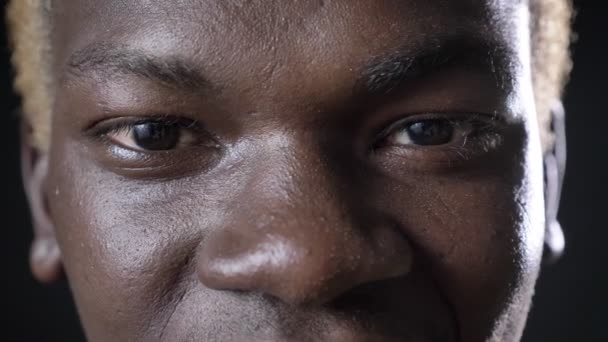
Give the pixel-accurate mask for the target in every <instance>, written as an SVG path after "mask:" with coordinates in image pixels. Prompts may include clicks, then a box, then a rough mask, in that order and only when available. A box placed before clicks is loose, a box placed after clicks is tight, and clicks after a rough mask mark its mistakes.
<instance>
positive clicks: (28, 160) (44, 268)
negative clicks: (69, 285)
mask: <svg viewBox="0 0 608 342" xmlns="http://www.w3.org/2000/svg"><path fill="white" fill-rule="evenodd" d="M26 120H27V119H24V120H22V122H21V176H22V179H23V185H24V187H25V194H26V196H27V200H28V203H29V206H30V213H31V217H32V226H33V229H34V241H33V242H32V246H31V249H30V268H31V270H32V274H33V275H34V277H35V278H36V279H37V280H38V281H40V282H43V283H52V282H54V281H56V280H58V279H59V277H60V276H61V275H62V266H61V253H60V251H59V246H58V245H57V239H56V238H55V227H54V225H53V220H52V218H51V215H50V212H49V207H48V201H47V199H48V198H47V189H46V186H45V185H46V182H47V174H48V153H47V152H42V151H40V149H39V148H37V147H36V146H35V145H34V143H33V139H32V127H31V125H30V124H29V123H28V122H27V121H26Z"/></svg>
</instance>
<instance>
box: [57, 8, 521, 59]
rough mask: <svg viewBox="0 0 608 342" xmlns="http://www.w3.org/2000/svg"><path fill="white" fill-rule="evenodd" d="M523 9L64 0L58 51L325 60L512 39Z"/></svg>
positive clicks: (58, 19)
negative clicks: (465, 39)
mask: <svg viewBox="0 0 608 342" xmlns="http://www.w3.org/2000/svg"><path fill="white" fill-rule="evenodd" d="M519 5H520V4H519V1H515V0H504V1H500V0H383V1H369V0H315V1H312V0H305V1H302V0H299V1H298V0H290V1H278V0H273V1H266V0H265V1H260V0H258V1H255V0H254V1H252V0H230V1H214V0H181V1H149V0H131V1H117V0H109V1H93V0H65V1H61V2H57V4H56V9H57V10H56V11H55V13H56V16H57V17H56V18H55V19H56V20H55V23H56V25H55V26H56V32H57V33H58V34H57V35H55V37H57V39H56V41H55V46H59V47H60V48H63V49H61V50H64V51H73V50H75V49H78V48H82V47H83V46H85V45H87V44H95V43H100V42H105V43H108V42H111V43H119V44H123V45H126V46H129V47H132V48H140V49H144V50H148V51H153V52H154V53H155V54H167V53H169V54H172V55H188V56H190V57H196V58H201V59H204V60H205V61H207V63H212V62H213V61H215V60H216V59H221V60H223V61H224V60H225V59H226V58H227V57H232V56H234V57H237V56H247V58H248V60H249V61H250V62H256V61H257V57H261V59H262V60H268V57H270V56H272V57H274V58H275V59H280V58H286V57H289V58H290V59H291V60H298V59H300V60H303V61H308V62H307V63H309V62H310V61H311V60H316V61H318V62H323V61H324V59H327V58H335V57H336V56H337V55H339V56H360V55H362V54H368V55H373V54H375V53H378V52H379V51H382V50H386V49H390V48H392V47H395V46H400V45H403V44H409V45H416V44H423V43H424V42H428V41H433V40H435V41H437V42H436V43H437V44H439V43H440V42H439V40H441V37H444V36H456V35H470V36H481V37H482V38H484V39H489V40H490V39H491V40H505V41H509V36H510V35H512V34H513V26H514V25H513V24H514V20H513V19H514V17H515V16H514V13H516V12H517V11H515V9H516V8H517V7H518V6H519ZM353 50H356V51H353ZM59 57H60V58H59V59H61V57H67V56H59Z"/></svg>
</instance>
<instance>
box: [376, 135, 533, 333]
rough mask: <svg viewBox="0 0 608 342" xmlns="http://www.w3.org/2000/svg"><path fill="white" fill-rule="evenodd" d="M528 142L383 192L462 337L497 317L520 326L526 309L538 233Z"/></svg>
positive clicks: (492, 325) (485, 329)
mask: <svg viewBox="0 0 608 342" xmlns="http://www.w3.org/2000/svg"><path fill="white" fill-rule="evenodd" d="M527 144H528V143H527V142H521V143H520V144H518V146H512V149H511V151H519V152H516V153H510V154H507V153H505V154H502V155H501V156H499V157H498V158H497V160H494V161H492V162H487V163H484V165H483V166H481V167H480V168H478V169H475V170H474V171H473V170H464V171H462V172H455V173H450V174H443V175H437V174H421V175H416V176H415V177H413V178H411V179H409V180H407V181H402V182H401V183H400V184H398V185H396V184H394V183H391V184H390V186H388V187H387V189H386V192H385V194H386V193H388V194H390V195H389V196H387V198H390V199H391V203H387V204H386V206H387V207H389V208H390V210H391V211H392V212H394V213H398V214H397V215H399V216H400V217H401V222H402V227H403V228H404V229H405V230H406V234H407V235H408V236H409V237H410V238H411V239H412V241H413V242H414V243H415V245H416V246H417V248H418V252H419V255H418V257H419V258H420V259H419V260H422V262H424V263H425V264H426V263H428V265H426V267H428V269H429V270H430V272H431V273H432V274H433V277H434V279H435V280H436V281H437V283H438V286H439V287H440V288H441V291H442V292H443V294H444V295H445V296H446V297H447V301H448V302H449V303H451V305H452V306H453V309H454V311H455V314H456V316H457V319H458V320H459V325H460V327H461V330H462V334H463V336H465V337H466V338H464V340H483V339H484V338H487V337H488V336H490V335H491V334H492V333H493V332H492V331H493V330H494V331H495V329H497V324H498V325H499V324H505V323H504V322H502V323H501V320H502V321H505V320H507V319H517V320H519V321H518V322H516V324H517V325H518V326H519V325H521V324H523V320H524V319H525V317H526V313H527V308H528V306H529V301H530V297H531V295H532V290H533V286H534V283H535V281H536V277H537V274H538V268H539V264H540V257H541V254H542V240H543V234H544V233H543V232H544V210H543V197H542V172H541V167H542V165H541V164H540V163H538V161H539V160H540V159H539V155H538V153H537V151H538V149H537V148H536V147H535V146H534V145H533V144H530V145H531V146H526V145H527ZM507 156H511V157H507ZM499 159H500V160H499ZM396 198H398V199H403V200H402V201H395V200H394V199H396ZM507 315H510V316H512V317H506V316H507ZM505 322H506V321H505ZM522 328H523V326H522Z"/></svg>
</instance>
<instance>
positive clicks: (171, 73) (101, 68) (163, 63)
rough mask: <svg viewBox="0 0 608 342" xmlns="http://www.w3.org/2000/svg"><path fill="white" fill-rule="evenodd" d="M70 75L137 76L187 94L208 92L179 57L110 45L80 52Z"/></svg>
mask: <svg viewBox="0 0 608 342" xmlns="http://www.w3.org/2000/svg"><path fill="white" fill-rule="evenodd" d="M67 65H68V68H67V69H68V74H72V75H76V76H78V77H83V76H87V75H90V74H100V75H104V76H108V77H115V76H117V75H118V76H133V75H135V76H138V77H141V78H144V79H147V80H150V81H153V82H157V83H160V84H163V85H164V86H167V87H171V88H178V89H185V90H197V89H199V90H200V89H209V88H211V83H210V82H209V81H208V80H207V79H205V78H204V77H203V76H202V75H201V74H200V73H199V72H198V71H197V70H196V67H195V66H194V65H193V64H192V63H188V62H187V61H185V60H184V59H183V58H180V57H171V56H169V57H164V56H163V57H156V56H151V55H149V54H148V53H146V52H144V51H139V50H133V49H127V48H120V47H116V46H110V45H97V46H89V47H86V48H84V49H82V50H78V51H77V52H75V53H74V54H72V56H71V57H70V59H69V61H68V64H67Z"/></svg>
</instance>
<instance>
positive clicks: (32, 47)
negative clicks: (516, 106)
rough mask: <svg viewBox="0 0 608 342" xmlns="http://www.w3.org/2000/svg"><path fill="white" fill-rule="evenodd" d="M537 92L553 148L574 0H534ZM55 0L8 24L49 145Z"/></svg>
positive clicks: (19, 80) (12, 9)
mask: <svg viewBox="0 0 608 342" xmlns="http://www.w3.org/2000/svg"><path fill="white" fill-rule="evenodd" d="M529 1H530V11H531V22H530V27H531V32H532V37H531V38H532V70H533V84H534V94H535V100H536V106H537V112H538V122H539V126H540V132H541V139H542V141H543V145H544V146H545V147H547V146H550V144H551V140H552V136H551V134H550V131H551V130H550V123H551V115H550V110H551V106H552V104H553V103H554V101H555V100H557V99H560V98H561V96H562V92H563V89H564V86H565V84H566V81H567V79H568V75H569V73H570V70H571V60H570V52H569V46H570V41H571V36H572V33H571V21H572V5H571V3H570V0H529ZM50 6H51V0H12V1H10V3H9V5H8V8H7V22H8V28H9V32H10V36H9V39H10V42H11V46H12V49H13V54H12V63H13V65H14V68H15V71H16V77H15V89H16V90H17V92H18V93H19V94H20V95H21V97H22V112H23V115H24V116H25V118H26V119H27V120H28V121H29V122H31V124H32V127H33V139H34V143H35V145H36V146H37V147H38V148H40V149H42V150H45V149H46V148H47V147H48V146H49V139H50V126H51V125H50V119H51V111H52V79H51V70H50V68H51V65H50V64H51V62H50V61H51V60H52V58H51V39H50V25H49V24H50V23H49V20H50V19H49V18H50V16H49V15H48V14H49V11H50Z"/></svg>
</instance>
